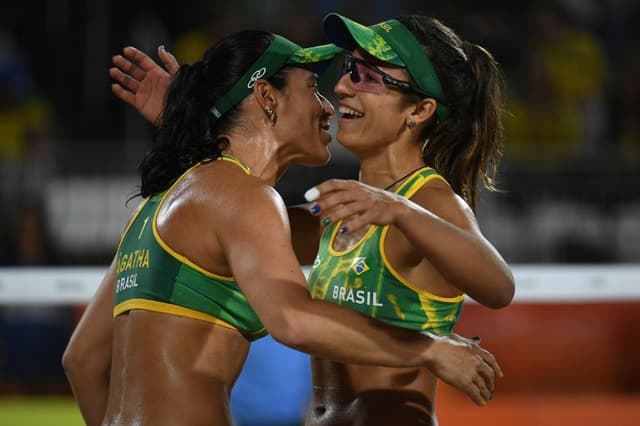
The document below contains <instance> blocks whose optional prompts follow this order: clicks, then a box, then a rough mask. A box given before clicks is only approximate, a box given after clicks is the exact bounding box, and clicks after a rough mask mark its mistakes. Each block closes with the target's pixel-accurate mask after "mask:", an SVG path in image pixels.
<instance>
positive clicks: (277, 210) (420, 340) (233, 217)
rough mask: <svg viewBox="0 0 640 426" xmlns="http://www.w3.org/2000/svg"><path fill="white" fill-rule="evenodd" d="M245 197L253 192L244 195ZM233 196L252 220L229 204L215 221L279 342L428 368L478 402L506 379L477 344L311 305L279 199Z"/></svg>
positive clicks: (342, 357) (266, 194)
mask: <svg viewBox="0 0 640 426" xmlns="http://www.w3.org/2000/svg"><path fill="white" fill-rule="evenodd" d="M241 191H245V192H246V193H244V194H243V195H242V196H241V197H237V194H238V193H239V192H241ZM234 195H235V196H236V198H240V199H242V200H251V214H247V213H246V205H245V203H241V202H239V201H236V202H233V201H231V202H229V203H227V202H225V203H224V204H225V206H227V208H226V209H225V211H224V212H219V211H218V212H217V216H216V219H217V221H218V223H219V227H218V229H221V230H222V231H221V232H220V235H219V237H220V241H221V243H222V244H223V247H224V251H225V253H226V255H227V259H228V262H229V264H230V266H231V269H232V271H233V275H234V277H235V278H236V280H237V281H238V283H239V285H240V287H241V288H242V291H243V292H244V294H245V295H246V297H247V299H248V300H249V302H250V304H251V305H252V306H253V308H254V309H255V310H256V312H257V314H258V316H259V317H260V318H261V320H262V321H263V323H264V324H265V326H266V327H267V329H268V330H269V332H270V333H271V334H272V335H273V337H274V338H275V339H276V340H278V341H280V342H281V343H283V344H285V345H287V346H290V347H293V348H295V349H298V350H301V351H305V352H309V353H311V354H313V355H316V356H319V357H322V358H328V359H334V360H337V361H342V362H347V363H355V364H372V365H384V366H393V367H408V366H427V367H429V368H430V369H431V370H432V371H433V372H434V373H435V374H437V375H438V376H439V377H440V378H442V379H443V380H445V381H446V382H448V383H450V384H452V385H453V386H455V387H458V388H459V389H461V390H463V391H464V392H466V393H467V394H468V395H469V396H470V397H471V398H472V399H473V400H474V401H476V403H478V404H481V403H482V401H486V400H487V398H488V397H489V395H490V392H491V391H492V390H493V378H494V373H496V374H500V371H499V367H498V365H497V363H496V362H495V359H494V358H493V356H492V355H491V354H489V353H488V352H486V351H484V350H482V349H481V348H480V347H478V346H477V345H474V344H471V342H470V341H454V340H453V339H448V338H447V337H435V336H427V335H424V334H419V333H416V332H414V331H410V330H404V329H400V328H396V327H391V326H387V325H385V324H383V323H381V322H379V321H375V320H373V319H370V318H368V317H365V316H363V315H361V314H359V313H357V312H356V311H353V310H350V309H347V308H344V307H341V306H339V305H335V304H333V303H330V302H325V301H320V300H313V299H311V296H310V295H309V292H308V290H307V288H306V286H307V284H306V280H305V278H304V275H303V274H302V272H301V269H300V265H299V263H298V262H297V260H296V257H295V254H294V253H293V249H292V247H291V240H290V235H289V229H288V223H287V217H286V211H285V208H284V205H283V203H282V200H281V199H280V198H279V196H278V195H277V193H276V192H275V191H274V190H272V189H271V188H269V189H256V190H247V189H246V188H245V189H244V190H242V189H241V190H239V191H236V192H235V194H234ZM219 196H220V195H219ZM225 201H226V200H225ZM232 206H233V207H232ZM256 218H259V220H256Z"/></svg>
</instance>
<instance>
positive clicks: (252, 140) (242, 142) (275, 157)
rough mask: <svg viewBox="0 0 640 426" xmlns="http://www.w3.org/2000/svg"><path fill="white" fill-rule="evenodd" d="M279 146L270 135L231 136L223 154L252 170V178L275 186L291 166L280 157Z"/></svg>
mask: <svg viewBox="0 0 640 426" xmlns="http://www.w3.org/2000/svg"><path fill="white" fill-rule="evenodd" d="M278 146H279V144H278V143H277V142H276V141H275V139H274V138H273V135H270V134H252V135H240V134H235V135H230V136H229V147H228V148H227V149H226V150H225V151H224V152H223V154H228V155H231V156H233V157H236V158H237V159H238V160H240V161H241V162H243V163H244V164H246V165H247V166H248V167H249V168H250V169H251V175H252V176H256V177H258V178H260V179H262V180H263V181H264V182H265V183H267V184H268V185H271V186H275V184H276V183H277V182H278V180H279V179H280V178H281V177H282V175H283V174H284V172H285V171H286V170H287V167H288V165H289V162H288V161H287V160H286V159H283V158H282V156H281V155H279V149H278Z"/></svg>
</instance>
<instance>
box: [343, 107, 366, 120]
mask: <svg viewBox="0 0 640 426" xmlns="http://www.w3.org/2000/svg"><path fill="white" fill-rule="evenodd" d="M339 111H340V114H342V115H350V116H353V117H358V118H360V117H364V114H363V113H361V112H359V111H356V110H355V109H351V108H348V107H346V106H342V105H341V106H340V108H339Z"/></svg>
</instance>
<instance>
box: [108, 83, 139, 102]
mask: <svg viewBox="0 0 640 426" xmlns="http://www.w3.org/2000/svg"><path fill="white" fill-rule="evenodd" d="M111 92H113V94H114V95H115V96H116V97H117V98H118V99H120V100H123V101H125V102H126V103H128V104H129V105H132V106H135V102H136V95H134V94H133V93H131V92H129V91H128V90H125V89H123V88H122V86H120V85H119V84H115V83H114V84H112V85H111Z"/></svg>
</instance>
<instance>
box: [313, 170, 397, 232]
mask: <svg viewBox="0 0 640 426" xmlns="http://www.w3.org/2000/svg"><path fill="white" fill-rule="evenodd" d="M305 197H306V198H307V201H310V202H312V204H311V207H310V208H309V210H310V211H311V213H312V214H314V215H316V216H319V217H320V222H321V223H322V224H323V225H324V226H328V225H329V224H331V223H335V222H338V221H340V220H342V221H343V222H342V226H341V227H340V233H348V232H355V231H357V230H358V229H360V228H362V227H364V226H367V225H371V224H374V225H380V226H384V225H389V224H393V223H394V222H395V221H396V220H397V218H398V217H399V216H400V215H401V214H403V213H404V212H406V211H407V210H408V209H409V208H410V207H409V203H410V201H408V200H407V199H406V198H404V197H401V196H399V195H397V194H394V193H393V192H389V191H385V190H384V189H380V188H375V187H373V186H369V185H366V184H364V183H362V182H358V181H355V180H342V179H331V180H328V181H326V182H323V183H321V184H320V185H317V186H315V187H313V188H311V189H310V190H309V191H307V192H306V193H305Z"/></svg>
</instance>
